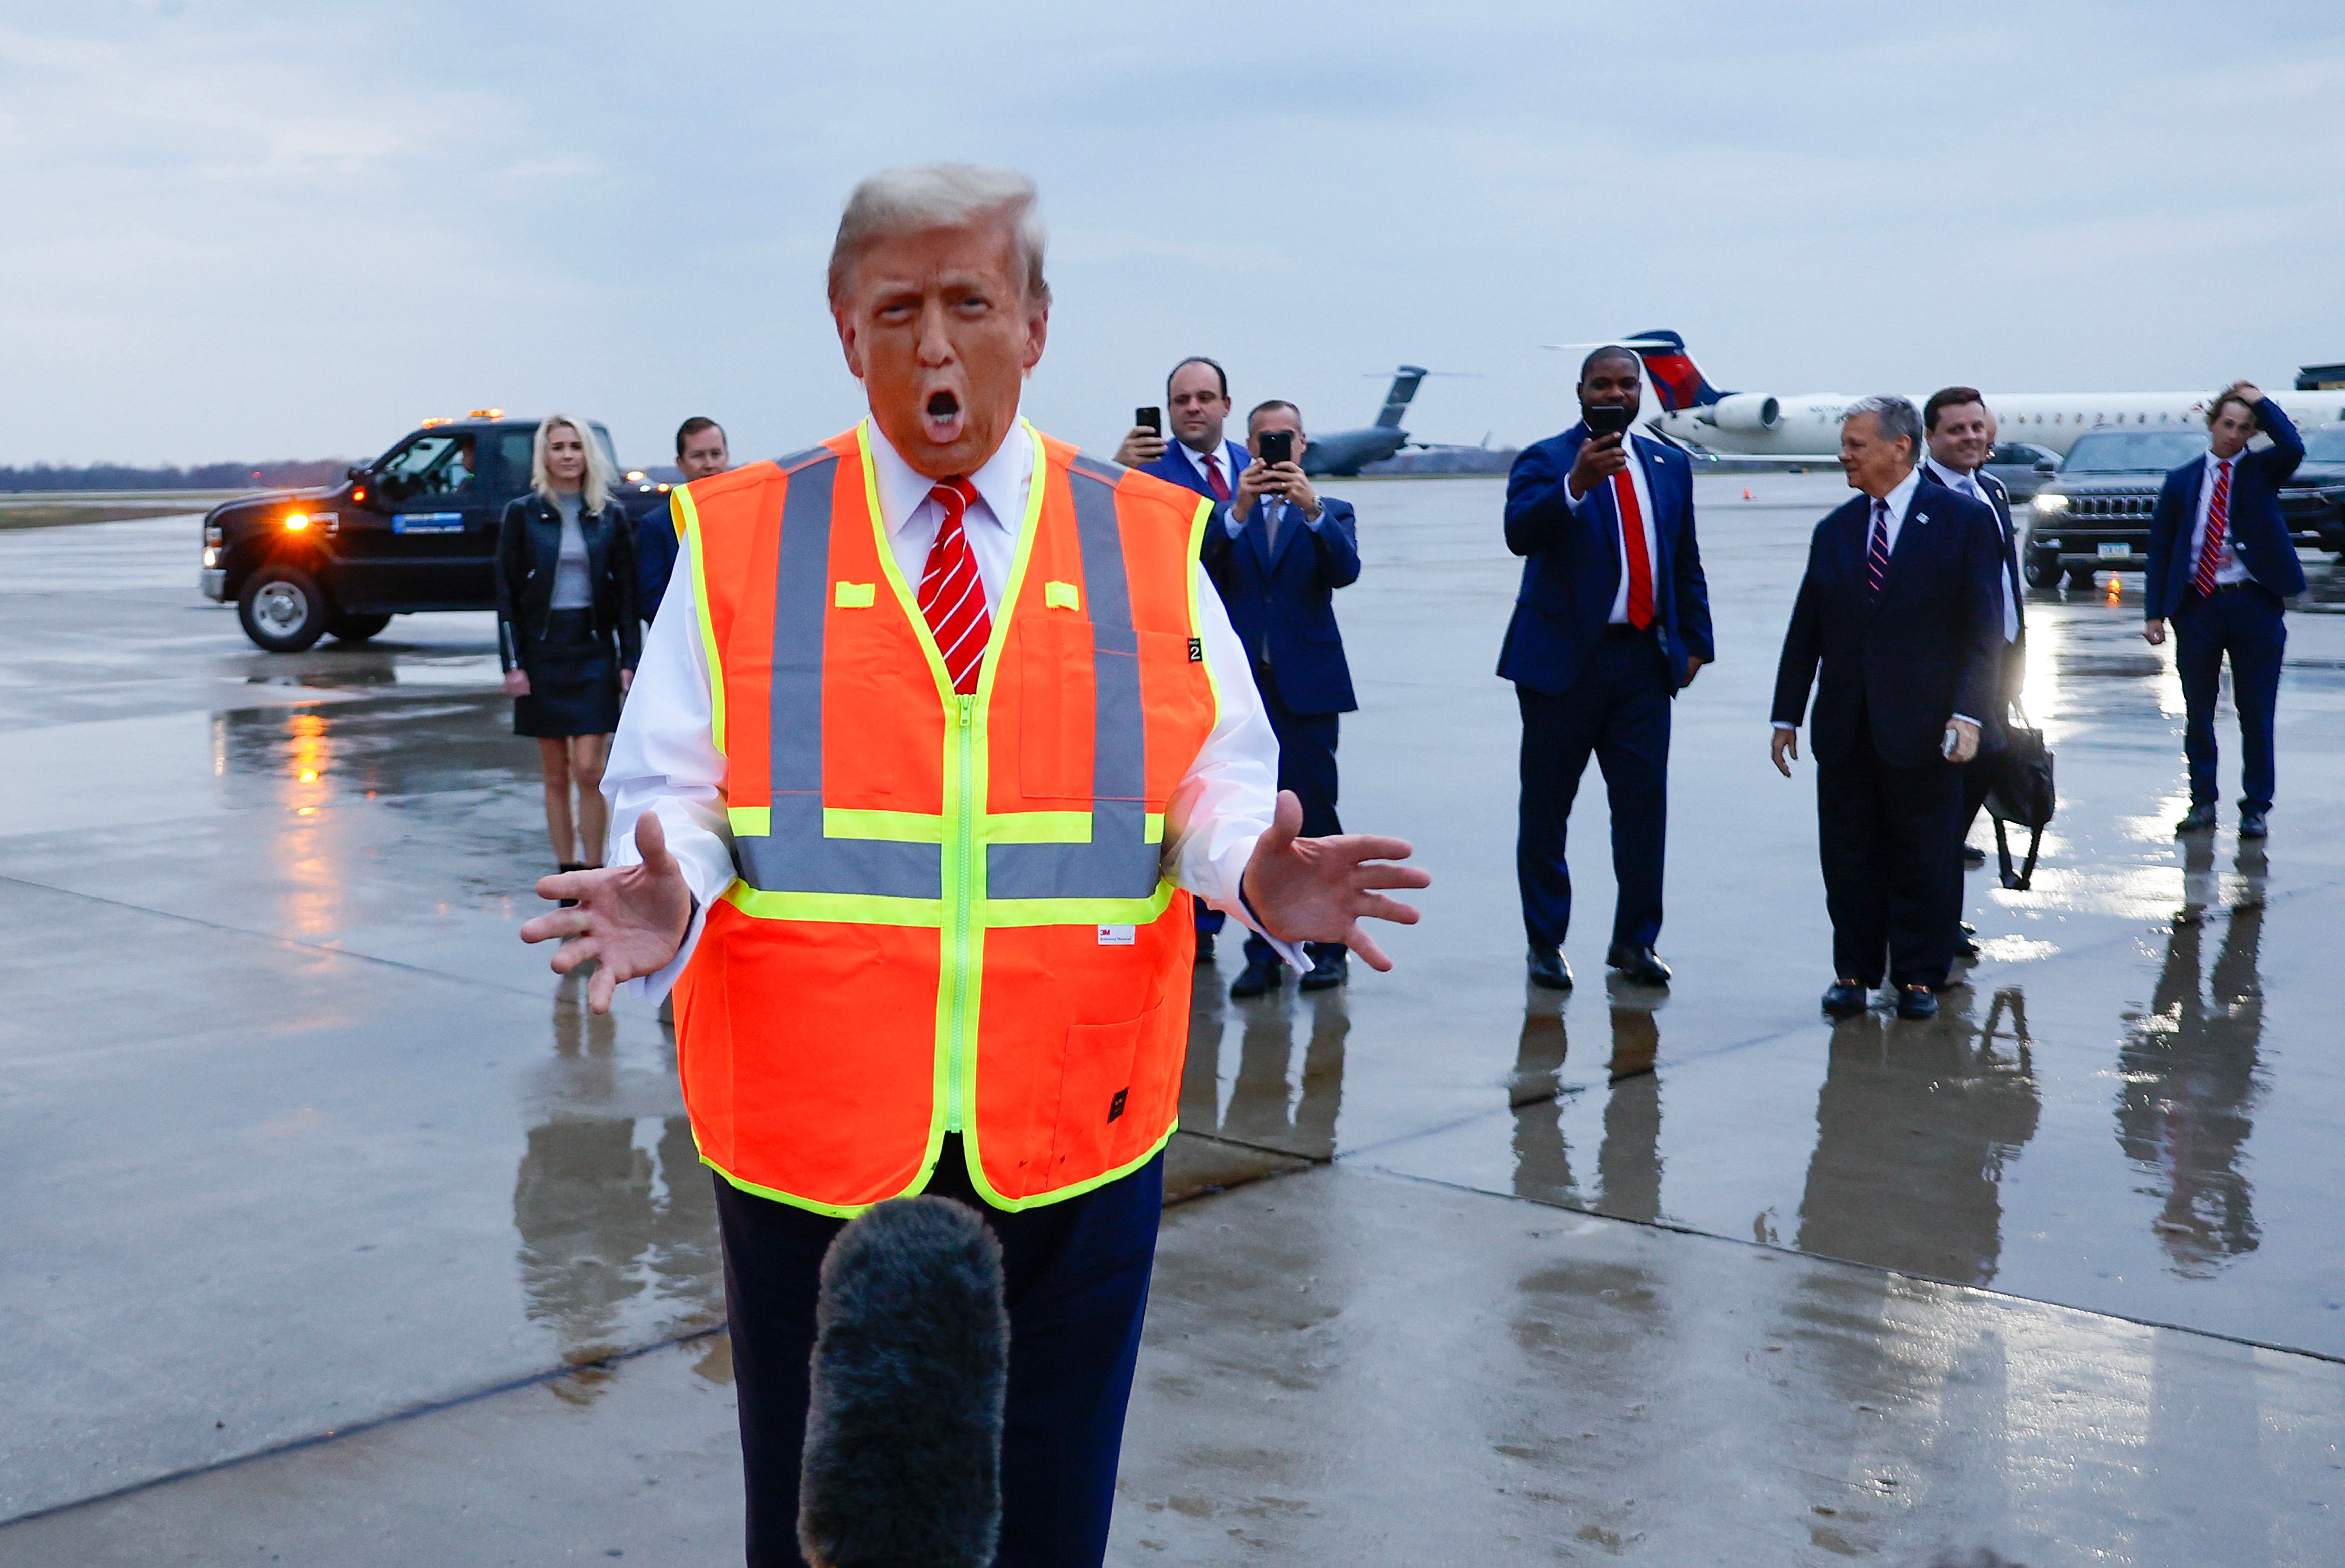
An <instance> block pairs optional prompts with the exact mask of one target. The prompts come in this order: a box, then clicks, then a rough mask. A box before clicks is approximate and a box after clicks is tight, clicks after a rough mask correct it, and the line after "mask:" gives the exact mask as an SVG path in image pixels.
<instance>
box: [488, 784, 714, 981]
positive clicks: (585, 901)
mask: <svg viewBox="0 0 2345 1568" xmlns="http://www.w3.org/2000/svg"><path fill="white" fill-rule="evenodd" d="M635 849H636V850H637V851H639V852H640V853H641V854H642V855H643V857H644V859H643V863H642V864H641V865H635V866H604V867H600V868H597V869H596V870H594V871H563V872H561V873H560V874H558V875H555V876H551V877H541V878H540V879H538V883H537V896H538V897H539V898H542V899H576V900H577V901H578V903H577V906H576V907H575V908H573V909H565V910H555V911H553V912H552V913H551V914H542V915H539V916H538V917H537V918H536V919H535V920H533V921H528V922H526V923H525V924H523V927H522V928H521V939H522V941H523V942H544V941H547V940H549V939H551V938H554V937H562V938H564V939H568V938H573V937H574V938H576V939H577V940H576V941H568V940H565V941H563V943H562V946H561V947H560V949H558V950H557V951H556V952H555V953H554V955H553V972H555V973H556V974H567V973H569V972H571V971H572V970H574V969H575V968H577V967H578V966H579V965H580V964H582V963H584V962H586V961H587V960H588V959H590V958H592V959H598V960H600V961H601V962H600V963H599V964H597V966H596V967H595V970H594V979H593V980H592V981H590V982H588V983H587V986H586V1004H587V1005H588V1006H589V1007H591V1008H593V1009H594V1011H595V1012H597V1013H608V1012H609V1011H611V996H612V993H614V992H615V991H617V990H618V988H619V983H620V982H621V981H624V980H635V979H639V978H641V977H642V976H644V975H646V974H657V973H658V972H660V971H661V970H663V969H665V968H666V967H667V966H668V964H669V963H670V962H673V961H674V959H675V954H676V950H677V949H679V948H681V947H682V946H683V945H684V937H685V932H687V931H689V930H690V929H691V928H692V890H691V889H690V888H689V887H687V886H686V885H685V881H684V868H683V867H682V866H679V865H677V864H676V860H675V856H674V855H671V854H669V853H668V852H667V831H666V830H665V829H664V828H662V827H661V826H660V820H659V818H658V816H657V815H655V813H653V812H650V811H646V812H645V813H644V814H643V815H642V816H640V817H638V818H636V819H635Z"/></svg>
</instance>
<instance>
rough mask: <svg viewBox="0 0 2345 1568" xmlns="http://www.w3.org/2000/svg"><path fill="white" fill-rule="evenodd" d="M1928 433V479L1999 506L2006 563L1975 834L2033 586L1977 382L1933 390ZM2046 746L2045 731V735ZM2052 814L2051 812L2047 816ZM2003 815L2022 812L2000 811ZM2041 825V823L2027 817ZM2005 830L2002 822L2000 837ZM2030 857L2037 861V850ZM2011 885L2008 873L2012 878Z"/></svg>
mask: <svg viewBox="0 0 2345 1568" xmlns="http://www.w3.org/2000/svg"><path fill="white" fill-rule="evenodd" d="M1922 433H1923V439H1924V441H1926V442H1927V443H1929V447H1930V455H1929V456H1928V457H1927V458H1926V459H1924V462H1923V463H1922V483H1923V484H1935V485H1938V486H1941V487H1942V488H1944V489H1947V490H1952V491H1954V493H1955V494H1960V495H1967V496H1969V497H1970V498H1971V499H1972V500H1974V501H1978V502H1983V503H1985V505H1986V507H1987V509H1988V510H1989V511H1991V512H1993V513H1994V514H1995V524H1996V532H1997V535H1998V539H1997V544H1998V545H1999V546H2000V549H1999V554H2000V555H2002V557H2003V569H2002V571H2001V572H2000V573H1999V574H1998V575H1997V580H1996V587H1997V590H1998V591H1997V593H1996V595H1995V598H1996V601H1997V603H1996V608H1997V609H1998V611H1999V612H2000V616H1999V619H2000V630H2001V632H2002V637H2001V639H2000V642H1999V644H1998V652H1999V656H2000V657H1999V663H1998V665H1997V667H1996V680H1995V712H1994V713H1993V714H1991V715H1982V716H1981V717H1982V718H1985V720H1986V722H1985V723H1984V724H1982V725H1981V726H1980V727H1979V752H1978V755H1977V756H1976V757H1974V758H1972V759H1971V760H1970V762H1969V763H1968V764H1967V765H1966V766H1965V767H1964V769H1963V820H1962V827H1961V830H1960V831H1961V837H1962V839H1963V840H1968V839H1969V838H1970V831H1971V824H1972V823H1974V822H1975V821H1977V820H1978V814H1979V808H1980V807H1981V806H1982V805H1984V804H1985V802H1986V798H1987V791H1988V790H1990V789H1994V788H1995V784H1996V783H1997V781H1998V780H2000V779H2001V778H2002V777H2003V772H2004V767H2005V759H2006V758H2007V756H2008V755H2009V753H2008V752H2007V751H2006V750H2005V735H2004V722H2005V711H2006V710H2007V709H2008V708H2010V706H2011V705H2012V704H2014V703H2015V702H2017V701H2018V700H2019V689H2020V687H2021V685H2022V684H2023V683H2024V682H2025V680H2026V678H2027V610H2026V589H2025V586H2024V585H2023V584H2022V582H2021V579H2020V575H2019V535H2018V533H2017V530H2016V529H2015V527H2014V525H2013V524H2012V519H2011V497H2010V496H2009V495H2008V494H2005V492H2004V488H2003V484H2002V482H2001V481H1999V480H1998V479H1996V478H1995V475H1994V474H1992V473H1987V472H1986V470H1985V468H1983V467H1981V466H1980V464H1982V463H1985V461H1986V454H1987V453H1988V451H1989V450H1991V449H1992V448H1993V446H1994V444H1995V417H1994V415H1992V414H1990V413H1989V412H1987V407H1986V402H1985V399H1984V398H1982V397H1981V395H1980V393H1979V391H1978V389H1977V388H1975V387H1943V388H1941V389H1939V390H1938V391H1937V392H1933V393H1931V394H1930V401H1929V402H1925V403H1924V404H1923V405H1922ZM2037 742H2038V749H2039V750H2040V749H2041V742H2042V737H2041V736H2040V735H2039V736H2038V737H2037ZM1996 820H1997V821H1998V822H2002V821H2005V820H2016V819H2013V818H2006V817H2004V816H2002V815H2000V814H1998V816H1997V818H1996ZM2047 820H2048V819H2047ZM2026 825H2028V826H2035V827H2041V826H2042V824H2041V823H2031V824H2026ZM2000 833H2001V830H2000V828H1998V830H1997V834H1998V838H1997V842H1998V843H2000V842H2001V841H2002V840H2001V837H2000ZM1972 853H1973V851H1972V850H1970V849H1969V847H1968V845H1967V842H1965V844H1964V850H1963V857H1964V863H1965V864H1970V865H1978V864H1984V863H1985V857H1984V856H1982V857H1979V858H1978V859H1977V860H1973V859H1972V858H1971V857H1972ZM2028 864H2029V866H2030V867H2031V868H2033V866H2034V865H2035V857H2034V856H2033V855H2030V856H2029V858H2028ZM2003 865H2004V870H2005V871H2006V872H2008V871H2010V869H2011V860H2010V857H2009V855H2008V854H2005V857H2004V862H2003ZM2005 885H2006V886H2008V885H2009V883H2008V881H2006V883H2005ZM1971 935H1972V932H1971V929H1970V928H1969V927H1968V926H1964V927H1963V928H1962V929H1960V930H1958V931H1956V932H1955V933H1954V953H1955V956H1957V957H1959V958H1976V957H1977V956H1978V944H1977V943H1976V942H1973V941H1972V940H1971Z"/></svg>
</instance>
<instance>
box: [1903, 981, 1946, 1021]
mask: <svg viewBox="0 0 2345 1568" xmlns="http://www.w3.org/2000/svg"><path fill="white" fill-rule="evenodd" d="M1937 1015H1938V998H1937V997H1936V995H1935V994H1934V993H1932V991H1931V990H1930V988H1929V987H1928V986H1926V985H1901V986H1899V987H1898V988H1897V1016H1898V1017H1900V1018H1935V1017H1936V1016H1937Z"/></svg>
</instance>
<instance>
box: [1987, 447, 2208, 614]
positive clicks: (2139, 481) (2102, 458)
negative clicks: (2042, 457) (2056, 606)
mask: <svg viewBox="0 0 2345 1568" xmlns="http://www.w3.org/2000/svg"><path fill="white" fill-rule="evenodd" d="M2206 450H2207V433H2206V432H2205V431H2194V430H2123V431H2120V430H2095V431H2087V432H2086V433H2084V434H2083V435H2080V436H2078V437H2077V438H2076V445H2074V446H2072V447H2070V448H2069V449H2068V455H2067V457H2066V459H2065V460H2063V461H2062V463H2061V464H2060V472H2059V473H2056V474H2055V475H2054V476H2053V477H2052V478H2051V480H2050V481H2048V482H2047V483H2046V484H2045V486H2044V488H2043V489H2042V490H2040V491H2038V492H2037V493H2036V495H2035V524H2034V525H2033V526H2032V527H2031V528H2030V529H2029V530H2028V537H2027V555H2026V563H2027V565H2026V573H2027V585H2028V586H2029V587H2031V588H2048V587H2052V586H2054V585H2056V584H2057V583H2058V582H2059V581H2060V578H2061V576H2062V575H2063V574H2065V575H2066V577H2067V579H2068V585H2069V586H2070V587H2072V588H2089V587H2091V586H2092V585H2093V574H2094V573H2095V572H2103V571H2106V572H2139V571H2143V570H2146V569H2147V567H2148V565H2149V514H2151V513H2152V512H2154V511H2156V510H2157V492H2158V489H2159V487H2160V486H2162V485H2164V484H2165V483H2166V473H2167V470H2168V469H2171V468H2179V467H2180V466H2181V465H2182V464H2184V463H2188V462H2189V461H2190V460H2191V459H2192V458H2194V457H2196V456H2198V454H2199V453H2202V452H2204V451H2206Z"/></svg>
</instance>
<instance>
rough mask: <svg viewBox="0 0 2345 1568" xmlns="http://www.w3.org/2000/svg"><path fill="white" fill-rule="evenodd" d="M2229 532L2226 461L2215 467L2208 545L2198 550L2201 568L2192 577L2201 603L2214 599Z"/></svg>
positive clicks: (2227, 470)
mask: <svg viewBox="0 0 2345 1568" xmlns="http://www.w3.org/2000/svg"><path fill="white" fill-rule="evenodd" d="M2230 529H2231V464H2230V462H2229V460H2228V459H2224V460H2221V461H2218V463H2216V464H2215V494H2212V495H2210V496H2208V498H2207V542H2206V543H2205V544H2204V545H2200V546H2198V570H2196V571H2194V572H2192V573H2191V574H2190V585H2191V586H2192V587H2194V588H2196V589H2198V596H2199V597H2200V598H2202V599H2211V598H2213V597H2214V596H2215V568H2216V566H2217V565H2218V564H2219V563H2220V562H2221V560H2222V557H2223V535H2226V534H2228V533H2229V532H2230Z"/></svg>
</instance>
